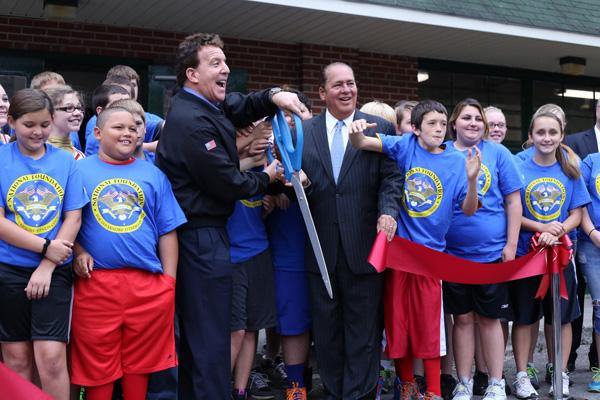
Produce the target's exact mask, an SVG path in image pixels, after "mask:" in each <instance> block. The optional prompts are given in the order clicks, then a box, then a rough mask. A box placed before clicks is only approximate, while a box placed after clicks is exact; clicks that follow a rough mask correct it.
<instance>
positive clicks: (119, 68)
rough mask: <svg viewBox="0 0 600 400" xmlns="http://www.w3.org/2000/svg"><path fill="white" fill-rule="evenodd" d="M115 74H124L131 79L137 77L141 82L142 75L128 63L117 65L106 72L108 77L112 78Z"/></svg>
mask: <svg viewBox="0 0 600 400" xmlns="http://www.w3.org/2000/svg"><path fill="white" fill-rule="evenodd" d="M115 76H122V77H125V78H127V79H128V80H130V81H131V80H132V79H135V80H136V82H138V83H139V82H140V76H139V75H138V73H137V72H135V69H133V68H131V67H130V66H128V65H115V66H114V67H112V68H111V69H109V70H108V72H107V73H106V79H112V78H114V77H115Z"/></svg>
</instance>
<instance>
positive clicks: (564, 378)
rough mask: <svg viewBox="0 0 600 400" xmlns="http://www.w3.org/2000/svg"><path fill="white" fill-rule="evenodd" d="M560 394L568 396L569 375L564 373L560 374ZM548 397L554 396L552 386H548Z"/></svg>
mask: <svg viewBox="0 0 600 400" xmlns="http://www.w3.org/2000/svg"><path fill="white" fill-rule="evenodd" d="M562 392H563V396H567V397H568V396H569V375H567V373H566V372H563V373H562ZM548 394H549V395H550V397H552V396H554V385H551V386H550V391H549V392H548Z"/></svg>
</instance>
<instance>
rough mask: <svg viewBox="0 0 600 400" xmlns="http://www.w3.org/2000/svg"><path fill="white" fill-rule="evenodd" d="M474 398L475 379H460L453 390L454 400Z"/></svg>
mask: <svg viewBox="0 0 600 400" xmlns="http://www.w3.org/2000/svg"><path fill="white" fill-rule="evenodd" d="M472 398H473V379H471V380H469V381H468V382H464V381H459V382H458V383H457V384H456V387H455V388H454V390H453V391H452V400H471V399H472Z"/></svg>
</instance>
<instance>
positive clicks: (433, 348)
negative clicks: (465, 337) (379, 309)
mask: <svg viewBox="0 0 600 400" xmlns="http://www.w3.org/2000/svg"><path fill="white" fill-rule="evenodd" d="M383 310H384V318H385V337H386V340H387V348H386V352H387V355H388V357H389V358H393V359H395V358H404V357H408V356H412V357H414V358H437V357H440V356H443V355H445V354H446V340H445V339H446V335H445V332H444V314H443V312H442V285H441V282H440V281H438V280H436V279H432V278H427V277H424V276H421V275H414V274H409V273H406V272H400V271H393V270H388V271H386V276H385V290H384V305H383Z"/></svg>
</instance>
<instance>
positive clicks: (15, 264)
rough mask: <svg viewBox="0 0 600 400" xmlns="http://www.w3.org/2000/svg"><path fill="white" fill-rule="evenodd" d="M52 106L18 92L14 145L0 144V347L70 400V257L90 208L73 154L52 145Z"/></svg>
mask: <svg viewBox="0 0 600 400" xmlns="http://www.w3.org/2000/svg"><path fill="white" fill-rule="evenodd" d="M53 113H54V108H53V106H52V102H51V100H50V98H49V97H48V96H47V95H46V94H45V93H44V92H42V91H40V90H37V89H24V90H21V91H18V92H17V93H16V94H15V95H14V96H13V98H12V100H11V105H10V108H9V110H8V123H9V124H10V126H11V127H12V128H13V129H14V131H15V138H16V141H14V142H12V143H9V144H7V145H5V146H2V147H0V159H2V163H1V165H0V169H1V170H0V303H1V304H2V307H0V342H1V343H2V354H3V356H4V363H5V364H6V365H7V366H8V367H9V368H11V369H13V370H14V371H15V372H17V373H18V374H19V375H21V376H22V377H24V378H26V379H28V380H33V377H34V367H33V360H35V364H36V366H37V370H38V372H39V377H40V380H41V384H42V389H43V390H44V391H45V392H46V393H48V394H49V395H51V396H52V397H53V398H56V399H67V398H68V397H69V374H68V371H67V352H66V346H67V342H68V341H69V320H70V309H71V290H72V274H71V253H72V250H71V248H72V246H73V241H74V240H75V237H76V236H77V231H78V230H79V227H80V224H81V208H82V207H83V206H84V205H86V204H87V203H88V201H89V200H88V196H87V194H86V192H85V190H84V189H83V183H82V179H81V174H80V172H79V169H78V168H77V165H76V163H75V160H73V157H72V156H71V155H70V154H68V153H67V152H64V151H62V150H60V149H57V148H55V147H53V146H50V145H47V144H46V140H47V139H48V136H49V135H50V131H51V127H52V116H53Z"/></svg>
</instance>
